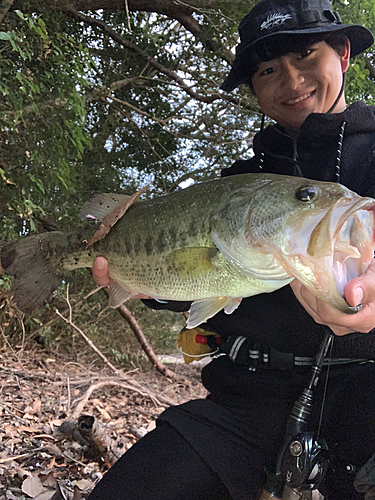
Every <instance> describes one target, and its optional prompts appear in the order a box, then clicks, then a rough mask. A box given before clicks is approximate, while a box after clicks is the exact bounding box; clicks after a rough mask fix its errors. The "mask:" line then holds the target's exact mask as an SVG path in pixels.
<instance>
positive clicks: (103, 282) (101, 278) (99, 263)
mask: <svg viewBox="0 0 375 500" xmlns="http://www.w3.org/2000/svg"><path fill="white" fill-rule="evenodd" d="M91 272H92V277H93V278H94V281H95V283H96V284H97V285H99V286H109V284H110V278H109V271H108V262H107V260H106V259H105V258H104V257H97V258H96V259H95V261H94V264H93V265H92V270H91ZM131 298H132V299H149V298H150V297H148V296H147V295H143V294H142V293H138V294H137V295H133V296H132V297H131Z"/></svg>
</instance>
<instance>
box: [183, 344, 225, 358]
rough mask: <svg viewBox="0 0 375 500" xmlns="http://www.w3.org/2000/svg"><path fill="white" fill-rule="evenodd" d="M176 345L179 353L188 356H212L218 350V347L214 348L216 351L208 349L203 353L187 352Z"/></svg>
mask: <svg viewBox="0 0 375 500" xmlns="http://www.w3.org/2000/svg"><path fill="white" fill-rule="evenodd" d="M176 347H177V350H178V351H180V353H181V354H185V356H189V357H190V358H204V357H205V356H212V355H213V354H216V353H217V352H219V348H217V349H216V351H212V352H211V351H210V352H206V353H205V354H189V353H188V352H184V351H183V350H182V349H181V347H178V346H176Z"/></svg>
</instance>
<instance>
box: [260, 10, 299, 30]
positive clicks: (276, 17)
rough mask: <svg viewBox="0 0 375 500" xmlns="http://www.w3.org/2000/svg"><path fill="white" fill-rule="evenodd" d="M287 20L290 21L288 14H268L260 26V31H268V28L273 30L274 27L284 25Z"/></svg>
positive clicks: (290, 17)
mask: <svg viewBox="0 0 375 500" xmlns="http://www.w3.org/2000/svg"><path fill="white" fill-rule="evenodd" d="M287 19H292V16H291V15H290V14H280V13H277V14H270V15H269V16H268V17H267V19H266V20H265V21H263V22H262V24H261V25H260V29H261V30H268V29H269V28H273V27H274V26H279V25H280V24H283V23H285V21H286V20H287Z"/></svg>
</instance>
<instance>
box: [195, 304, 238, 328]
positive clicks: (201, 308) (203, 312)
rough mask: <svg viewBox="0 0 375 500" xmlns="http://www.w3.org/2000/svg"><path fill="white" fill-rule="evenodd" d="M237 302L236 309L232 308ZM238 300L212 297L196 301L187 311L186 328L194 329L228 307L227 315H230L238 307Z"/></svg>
mask: <svg viewBox="0 0 375 500" xmlns="http://www.w3.org/2000/svg"><path fill="white" fill-rule="evenodd" d="M235 301H236V302H237V305H236V307H233V304H234V302H235ZM238 301H239V299H238V298H235V299H234V298H233V297H212V298H210V299H201V300H196V301H194V302H193V303H192V305H191V307H190V310H189V318H188V320H187V324H186V328H195V327H196V326H199V325H200V324H201V323H204V322H205V321H206V320H208V319H209V318H212V316H215V314H217V313H218V312H219V311H221V310H222V309H224V308H227V307H228V312H227V311H226V312H227V314H231V313H232V312H233V311H234V310H235V309H236V308H237V307H238V306H239V305H240V302H238Z"/></svg>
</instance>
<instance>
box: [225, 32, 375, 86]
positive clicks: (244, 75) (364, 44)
mask: <svg viewBox="0 0 375 500" xmlns="http://www.w3.org/2000/svg"><path fill="white" fill-rule="evenodd" d="M331 32H336V33H340V32H341V33H342V34H344V35H345V36H347V37H348V39H349V41H350V47H351V50H350V57H355V56H357V55H358V54H361V53H362V52H364V51H365V50H366V49H368V48H369V47H371V45H372V44H373V43H374V37H373V35H372V33H371V31H369V30H368V29H367V28H365V27H363V26H360V25H357V24H347V25H345V24H339V25H331V26H330V27H329V28H328V27H327V26H324V25H320V26H315V27H311V28H304V29H296V30H293V29H289V30H284V31H278V32H276V33H270V34H269V35H264V36H263V37H261V38H258V39H257V40H256V41H255V42H253V43H250V44H249V45H247V46H245V47H242V48H241V44H240V45H239V46H238V49H239V50H238V53H237V55H236V58H235V60H234V63H233V66H232V69H231V71H230V73H229V75H228V76H227V78H226V79H225V80H224V82H223V83H222V84H221V86H220V88H221V89H222V90H225V91H226V92H230V91H232V90H234V89H235V88H236V87H238V86H239V85H241V84H242V83H247V81H248V75H249V67H248V66H247V65H246V64H244V63H245V61H246V59H247V58H248V56H249V53H250V52H251V51H252V50H254V48H255V46H256V45H258V44H259V43H261V42H262V41H264V40H266V39H267V40H269V39H271V38H275V39H276V38H281V37H283V36H285V35H288V36H298V35H309V34H318V33H331Z"/></svg>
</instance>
